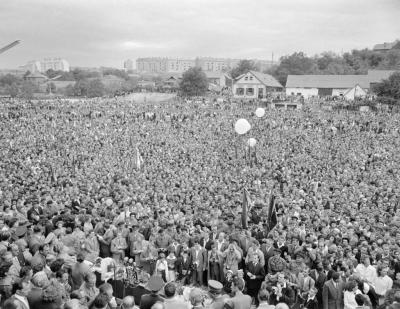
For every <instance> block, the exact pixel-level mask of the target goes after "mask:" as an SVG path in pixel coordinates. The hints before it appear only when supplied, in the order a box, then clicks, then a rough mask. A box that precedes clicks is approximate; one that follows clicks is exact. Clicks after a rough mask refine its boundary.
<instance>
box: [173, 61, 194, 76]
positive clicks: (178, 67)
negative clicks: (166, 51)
mask: <svg viewBox="0 0 400 309" xmlns="http://www.w3.org/2000/svg"><path fill="white" fill-rule="evenodd" d="M195 66H196V61H195V60H191V59H181V58H176V59H168V60H167V72H168V73H182V72H185V71H187V70H188V69H190V68H193V67H195Z"/></svg>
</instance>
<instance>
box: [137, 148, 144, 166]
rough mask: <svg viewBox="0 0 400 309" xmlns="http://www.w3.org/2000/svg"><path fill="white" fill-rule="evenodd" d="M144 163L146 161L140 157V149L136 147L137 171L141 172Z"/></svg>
mask: <svg viewBox="0 0 400 309" xmlns="http://www.w3.org/2000/svg"><path fill="white" fill-rule="evenodd" d="M143 163H144V161H143V158H142V156H141V155H140V152H139V148H138V147H136V169H137V170H140V169H141V167H142V166H143Z"/></svg>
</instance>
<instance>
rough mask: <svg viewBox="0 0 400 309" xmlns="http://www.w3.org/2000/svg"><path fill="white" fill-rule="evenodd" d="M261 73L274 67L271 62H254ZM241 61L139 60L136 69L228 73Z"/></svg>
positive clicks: (205, 58)
mask: <svg viewBox="0 0 400 309" xmlns="http://www.w3.org/2000/svg"><path fill="white" fill-rule="evenodd" d="M253 61H254V63H255V64H256V66H257V67H259V69H260V70H261V71H264V70H266V69H268V68H269V67H271V66H272V61H269V60H253ZM239 62H240V59H230V58H211V57H197V58H196V59H194V60H193V59H184V58H157V57H152V58H138V59H137V60H136V69H137V70H138V71H139V72H152V73H163V72H165V73H182V72H185V71H186V70H188V69H189V68H192V67H195V66H196V67H199V68H201V69H202V70H203V71H204V72H226V71H229V70H231V69H233V68H234V67H236V66H237V65H238V64H239Z"/></svg>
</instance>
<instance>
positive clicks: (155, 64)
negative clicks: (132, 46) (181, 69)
mask: <svg viewBox="0 0 400 309" xmlns="http://www.w3.org/2000/svg"><path fill="white" fill-rule="evenodd" d="M136 69H137V70H138V71H139V72H153V73H159V72H167V58H158V57H151V58H138V59H136Z"/></svg>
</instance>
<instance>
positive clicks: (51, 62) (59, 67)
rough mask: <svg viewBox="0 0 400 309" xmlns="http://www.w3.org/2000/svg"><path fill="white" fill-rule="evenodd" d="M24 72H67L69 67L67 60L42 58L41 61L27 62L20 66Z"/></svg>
mask: <svg viewBox="0 0 400 309" xmlns="http://www.w3.org/2000/svg"><path fill="white" fill-rule="evenodd" d="M21 69H23V70H24V71H30V72H31V73H36V72H39V73H45V72H46V71H47V70H54V71H64V72H69V71H70V66H69V63H68V61H67V60H65V59H61V58H44V59H43V60H40V61H39V60H33V61H29V62H28V63H27V64H26V65H24V66H22V67H21Z"/></svg>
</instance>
